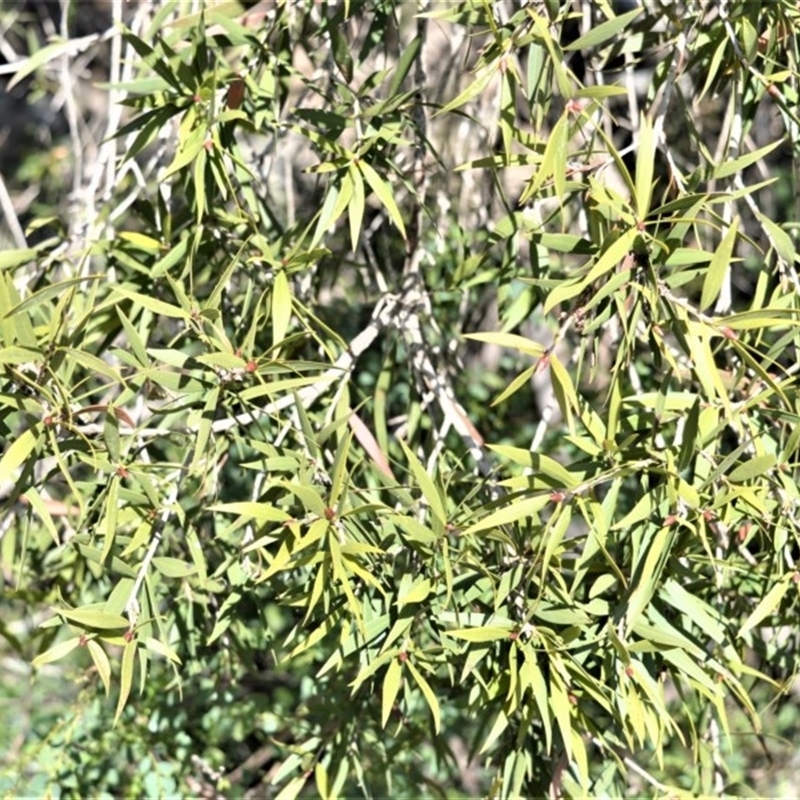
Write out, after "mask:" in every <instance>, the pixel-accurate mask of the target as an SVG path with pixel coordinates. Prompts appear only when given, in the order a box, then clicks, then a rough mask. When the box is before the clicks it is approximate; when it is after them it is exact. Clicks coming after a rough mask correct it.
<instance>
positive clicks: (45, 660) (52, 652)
mask: <svg viewBox="0 0 800 800" xmlns="http://www.w3.org/2000/svg"><path fill="white" fill-rule="evenodd" d="M80 643H81V637H80V636H75V637H73V638H72V639H67V640H66V641H64V642H59V643H58V644H56V645H54V646H53V647H51V648H50V649H49V650H45V652H44V653H40V654H39V655H38V656H36V658H34V659H33V661H31V666H32V667H33V668H34V669H36V668H38V667H41V666H44V665H45V664H51V663H52V662H53V661H58V659H60V658H63V657H64V656H65V655H67V654H69V653H71V652H72V651H73V650H74V649H75V648H76V647H77V646H78V645H79V644H80Z"/></svg>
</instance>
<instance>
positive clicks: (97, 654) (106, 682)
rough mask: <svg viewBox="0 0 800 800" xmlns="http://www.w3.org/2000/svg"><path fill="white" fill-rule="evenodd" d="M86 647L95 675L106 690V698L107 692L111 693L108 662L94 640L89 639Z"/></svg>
mask: <svg viewBox="0 0 800 800" xmlns="http://www.w3.org/2000/svg"><path fill="white" fill-rule="evenodd" d="M86 646H87V648H88V649H89V654H90V655H91V657H92V661H94V666H95V668H96V669H97V674H98V675H99V676H100V680H101V681H102V682H103V688H104V689H105V690H106V697H108V695H109V692H110V691H111V663H110V662H109V660H108V656H107V655H106V651H105V650H103V647H102V645H100V644H99V643H98V642H96V641H95V640H94V639H89V641H88V642H86Z"/></svg>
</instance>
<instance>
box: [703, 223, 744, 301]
mask: <svg viewBox="0 0 800 800" xmlns="http://www.w3.org/2000/svg"><path fill="white" fill-rule="evenodd" d="M737 233H738V221H737V220H734V221H733V223H732V224H731V226H730V227H729V228H728V230H727V231H726V232H725V236H724V237H723V239H722V241H721V242H720V244H719V247H718V248H717V249H716V251H715V252H714V255H713V256H712V257H711V263H710V264H709V265H708V270H707V272H706V279H705V281H703V294H702V296H701V297H700V310H701V311H705V309H707V308H708V307H709V306H710V305H711V304H712V303H713V302H714V301H715V300H716V299H717V295H718V294H719V290H720V288H721V287H722V284H723V281H724V280H725V276H726V275H727V274H728V271H729V270H730V267H731V255H732V254H733V245H734V243H735V242H736V236H737Z"/></svg>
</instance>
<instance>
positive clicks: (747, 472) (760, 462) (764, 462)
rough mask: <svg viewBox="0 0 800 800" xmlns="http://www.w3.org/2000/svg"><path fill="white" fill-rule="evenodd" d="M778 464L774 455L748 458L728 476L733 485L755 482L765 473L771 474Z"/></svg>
mask: <svg viewBox="0 0 800 800" xmlns="http://www.w3.org/2000/svg"><path fill="white" fill-rule="evenodd" d="M776 463H777V459H776V457H775V456H774V455H772V454H766V455H763V456H753V457H752V458H748V459H747V461H745V462H744V463H742V464H739V466H738V467H736V468H734V469H732V470H731V471H730V473H729V474H728V480H730V481H731V482H733V483H741V482H743V481H749V480H753V478H757V477H758V476H759V475H763V474H764V473H765V472H769V471H770V470H771V469H772V468H773V467H774V466H775V464H776Z"/></svg>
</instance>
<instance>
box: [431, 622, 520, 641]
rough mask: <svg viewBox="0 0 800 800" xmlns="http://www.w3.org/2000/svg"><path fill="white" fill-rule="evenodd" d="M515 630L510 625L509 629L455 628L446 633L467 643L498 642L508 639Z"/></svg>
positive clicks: (510, 624) (490, 627) (494, 627)
mask: <svg viewBox="0 0 800 800" xmlns="http://www.w3.org/2000/svg"><path fill="white" fill-rule="evenodd" d="M513 630H514V625H513V624H512V623H509V625H508V627H502V628H498V627H496V626H489V627H486V628H455V629H453V630H449V631H444V634H445V635H446V636H452V637H453V638H455V639H463V640H464V641H466V642H496V641H498V640H501V639H506V640H507V639H508V637H509V634H511V632H512V631H513Z"/></svg>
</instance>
